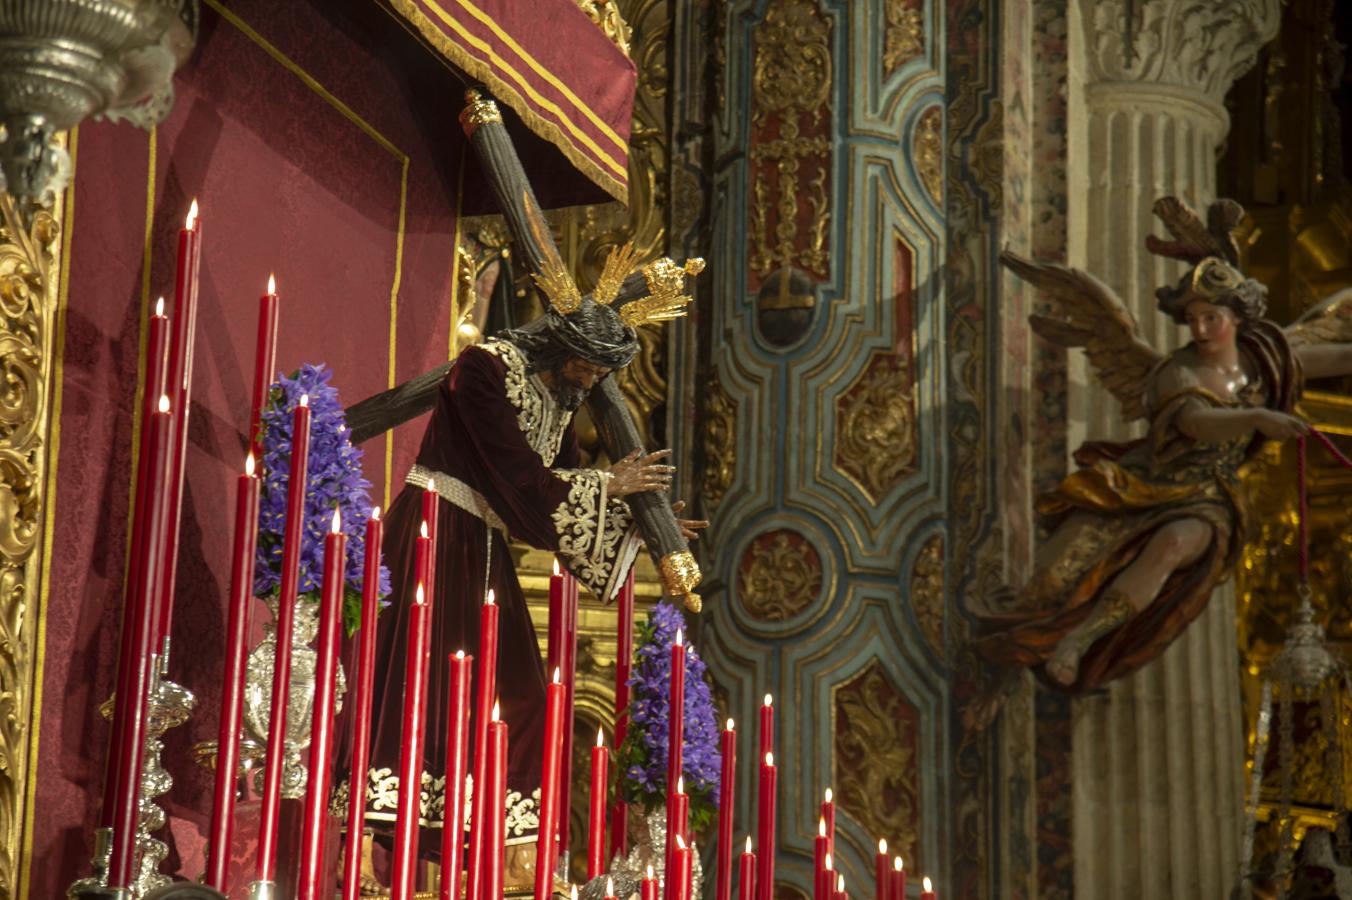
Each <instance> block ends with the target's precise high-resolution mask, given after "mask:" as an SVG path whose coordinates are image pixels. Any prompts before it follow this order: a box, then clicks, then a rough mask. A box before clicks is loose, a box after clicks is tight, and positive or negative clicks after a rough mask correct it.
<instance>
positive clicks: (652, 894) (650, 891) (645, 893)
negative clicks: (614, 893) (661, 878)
mask: <svg viewBox="0 0 1352 900" xmlns="http://www.w3.org/2000/svg"><path fill="white" fill-rule="evenodd" d="M638 896H639V900H657V879H656V878H654V877H653V865H652V863H648V871H647V874H645V875H644V876H643V880H642V881H640V882H639V886H638Z"/></svg>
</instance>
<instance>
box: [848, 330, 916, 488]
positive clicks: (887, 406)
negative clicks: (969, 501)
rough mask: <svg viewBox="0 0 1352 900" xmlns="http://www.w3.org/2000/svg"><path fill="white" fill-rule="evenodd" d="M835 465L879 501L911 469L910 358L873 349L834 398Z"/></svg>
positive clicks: (913, 453)
mask: <svg viewBox="0 0 1352 900" xmlns="http://www.w3.org/2000/svg"><path fill="white" fill-rule="evenodd" d="M834 457H835V466H836V468H837V469H838V470H839V471H841V472H842V473H844V474H845V475H846V476H847V477H849V478H850V480H852V481H853V482H854V483H855V484H857V485H859V488H860V490H862V491H863V492H864V493H865V495H867V496H868V498H869V499H870V500H872V501H874V502H876V501H878V500H880V499H881V498H882V497H883V496H885V495H886V494H887V492H888V491H890V490H891V489H892V488H894V487H895V486H896V485H897V484H898V483H900V481H901V480H902V479H903V478H904V477H905V476H906V475H907V474H909V473H910V472H913V471H914V470H915V459H916V423H915V400H914V397H913V393H912V375H911V362H910V357H909V356H907V355H906V354H904V353H878V354H875V355H874V356H873V358H872V359H871V360H869V364H868V366H867V367H866V368H865V369H864V371H863V372H862V373H860V375H859V378H858V380H857V381H855V383H854V384H852V385H851V386H850V387H849V388H848V389H847V390H846V391H845V393H844V394H843V395H841V397H840V398H839V399H838V400H837V401H836V444H835V453H834Z"/></svg>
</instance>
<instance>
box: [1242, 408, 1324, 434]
mask: <svg viewBox="0 0 1352 900" xmlns="http://www.w3.org/2000/svg"><path fill="white" fill-rule="evenodd" d="M1252 416H1253V427H1254V428H1255V429H1256V430H1258V431H1261V432H1262V433H1263V436H1264V437H1269V438H1272V439H1273V440H1277V441H1284V440H1286V439H1288V438H1293V437H1300V436H1301V435H1302V434H1308V433H1309V431H1310V424H1309V423H1308V422H1306V421H1305V420H1304V419H1302V418H1300V417H1299V416H1293V415H1290V414H1288V413H1284V412H1278V411H1277V410H1275V409H1255V410H1253V412H1252Z"/></svg>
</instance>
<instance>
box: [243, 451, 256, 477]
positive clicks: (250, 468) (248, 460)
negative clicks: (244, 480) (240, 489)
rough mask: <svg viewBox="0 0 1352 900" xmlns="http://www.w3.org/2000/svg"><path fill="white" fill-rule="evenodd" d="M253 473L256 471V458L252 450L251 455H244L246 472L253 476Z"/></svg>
mask: <svg viewBox="0 0 1352 900" xmlns="http://www.w3.org/2000/svg"><path fill="white" fill-rule="evenodd" d="M253 473H254V458H253V451H252V450H250V451H249V455H248V456H246V457H244V474H245V475H248V476H249V477H250V478H252V477H253Z"/></svg>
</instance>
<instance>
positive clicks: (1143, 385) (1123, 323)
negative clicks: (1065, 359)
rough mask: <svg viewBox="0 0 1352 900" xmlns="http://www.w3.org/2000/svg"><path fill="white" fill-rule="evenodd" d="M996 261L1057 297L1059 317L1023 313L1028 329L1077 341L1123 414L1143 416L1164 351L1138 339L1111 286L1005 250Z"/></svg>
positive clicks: (1065, 343)
mask: <svg viewBox="0 0 1352 900" xmlns="http://www.w3.org/2000/svg"><path fill="white" fill-rule="evenodd" d="M1000 262H1001V263H1003V264H1004V265H1005V267H1006V268H1008V269H1009V270H1010V271H1011V272H1013V273H1014V274H1015V275H1018V276H1019V277H1020V278H1022V279H1023V280H1024V281H1027V282H1028V283H1029V284H1032V285H1034V286H1035V287H1038V288H1040V289H1042V290H1044V291H1046V292H1047V293H1049V294H1051V295H1052V297H1053V298H1055V299H1056V300H1057V301H1058V302H1059V303H1060V307H1061V311H1062V315H1061V317H1059V318H1057V317H1052V316H1043V315H1032V316H1029V317H1028V322H1029V324H1031V325H1032V326H1033V331H1035V332H1036V333H1037V334H1038V335H1040V336H1041V337H1043V338H1046V339H1047V340H1049V341H1051V342H1052V343H1053V344H1056V345H1057V346H1059V347H1066V348H1070V347H1083V348H1084V352H1085V354H1086V355H1087V356H1088V357H1089V362H1090V364H1091V365H1092V366H1093V367H1094V374H1095V375H1096V376H1097V377H1098V380H1099V382H1100V383H1101V384H1102V385H1103V386H1104V387H1106V388H1107V389H1108V390H1109V391H1111V392H1112V394H1113V396H1114V397H1116V398H1117V399H1118V400H1120V401H1121V402H1122V412H1123V413H1124V414H1125V415H1126V417H1127V420H1128V421H1131V420H1133V419H1140V418H1144V417H1145V415H1146V391H1147V389H1148V388H1149V386H1150V373H1151V371H1152V370H1153V369H1154V368H1155V366H1157V365H1158V364H1159V363H1160V361H1161V360H1163V359H1164V357H1163V356H1162V355H1161V354H1160V353H1159V352H1157V351H1156V350H1155V348H1154V347H1151V346H1150V345H1149V344H1147V343H1146V342H1145V341H1143V340H1141V333H1140V330H1139V329H1138V328H1137V326H1136V320H1135V319H1133V318H1132V316H1131V313H1130V312H1128V310H1127V308H1126V307H1125V306H1123V305H1122V301H1121V300H1119V299H1117V295H1116V294H1114V293H1113V292H1112V289H1111V288H1109V287H1108V286H1107V285H1106V284H1104V283H1103V282H1101V281H1099V280H1098V279H1097V278H1095V277H1094V276H1092V275H1090V274H1088V273H1086V272H1081V271H1080V270H1079V269H1072V268H1069V267H1067V266H1060V265H1056V264H1055V263H1040V262H1034V261H1033V260H1031V259H1025V258H1024V257H1022V256H1019V255H1018V254H1015V253H1011V252H1009V251H1008V250H1006V251H1004V252H1003V253H1001V254H1000Z"/></svg>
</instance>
